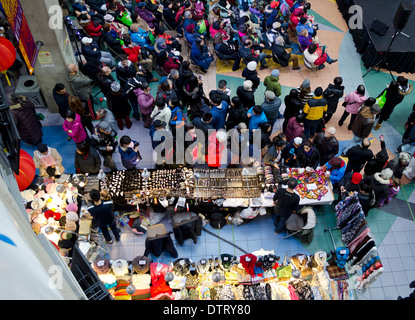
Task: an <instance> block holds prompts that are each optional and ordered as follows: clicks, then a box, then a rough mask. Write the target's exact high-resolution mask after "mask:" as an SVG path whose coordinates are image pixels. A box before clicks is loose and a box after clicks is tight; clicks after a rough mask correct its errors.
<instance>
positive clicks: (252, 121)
mask: <svg viewBox="0 0 415 320" xmlns="http://www.w3.org/2000/svg"><path fill="white" fill-rule="evenodd" d="M253 109H254V107H252V108H251V109H249V110H248V112H247V114H249V113H250V114H251V117H250V118H249V131H252V130H254V129H258V128H259V127H260V126H261V124H263V123H265V122H268V119H267V116H266V115H265V113H264V112H263V111H262V113H261V114H260V115H259V116H256V115H254V112H253V111H252V110H253Z"/></svg>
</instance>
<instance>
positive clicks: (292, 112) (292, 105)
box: [284, 95, 303, 121]
mask: <svg viewBox="0 0 415 320" xmlns="http://www.w3.org/2000/svg"><path fill="white" fill-rule="evenodd" d="M284 103H285V110H284V118H285V119H290V118H292V117H296V116H297V114H299V113H300V111H301V110H302V109H303V105H302V103H301V100H300V99H291V98H290V96H289V95H287V96H286V97H285V98H284ZM287 121H288V120H287Z"/></svg>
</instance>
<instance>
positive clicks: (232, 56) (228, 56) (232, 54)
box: [215, 42, 240, 60]
mask: <svg viewBox="0 0 415 320" xmlns="http://www.w3.org/2000/svg"><path fill="white" fill-rule="evenodd" d="M215 50H216V51H217V52H218V53H219V55H220V59H221V60H236V59H240V57H239V53H238V51H237V50H236V49H234V48H231V47H230V46H229V45H228V44H226V43H224V42H223V43H219V44H217V45H215Z"/></svg>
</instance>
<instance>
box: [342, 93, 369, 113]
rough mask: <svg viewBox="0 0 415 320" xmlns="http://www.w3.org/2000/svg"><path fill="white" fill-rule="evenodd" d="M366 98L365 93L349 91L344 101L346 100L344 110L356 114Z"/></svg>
mask: <svg viewBox="0 0 415 320" xmlns="http://www.w3.org/2000/svg"><path fill="white" fill-rule="evenodd" d="M366 100H367V97H366V96H365V95H363V96H362V95H360V94H358V93H357V91H352V92H350V93H349V94H348V95H347V96H346V97H345V98H344V101H345V102H347V106H346V111H347V112H348V113H351V114H357V113H358V110H359V108H360V106H361V105H362V104H363V102H365V101H366Z"/></svg>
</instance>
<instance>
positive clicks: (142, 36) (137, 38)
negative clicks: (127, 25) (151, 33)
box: [130, 29, 148, 47]
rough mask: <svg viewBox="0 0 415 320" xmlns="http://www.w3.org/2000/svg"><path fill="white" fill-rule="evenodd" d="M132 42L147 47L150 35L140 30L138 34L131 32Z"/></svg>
mask: <svg viewBox="0 0 415 320" xmlns="http://www.w3.org/2000/svg"><path fill="white" fill-rule="evenodd" d="M130 36H131V41H132V42H134V43H136V44H138V45H139V46H141V47H142V46H147V40H146V38H147V36H148V33H147V32H146V31H144V30H142V29H138V32H131V30H130Z"/></svg>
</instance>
